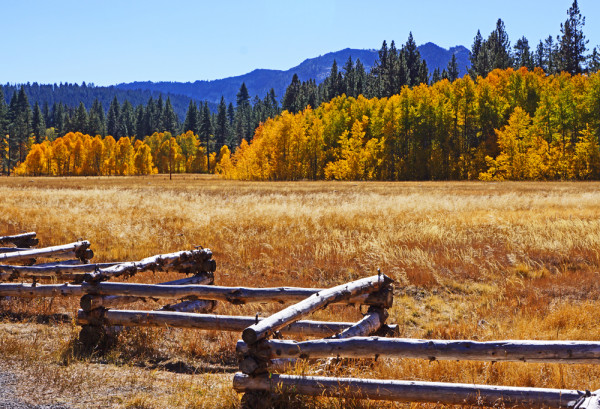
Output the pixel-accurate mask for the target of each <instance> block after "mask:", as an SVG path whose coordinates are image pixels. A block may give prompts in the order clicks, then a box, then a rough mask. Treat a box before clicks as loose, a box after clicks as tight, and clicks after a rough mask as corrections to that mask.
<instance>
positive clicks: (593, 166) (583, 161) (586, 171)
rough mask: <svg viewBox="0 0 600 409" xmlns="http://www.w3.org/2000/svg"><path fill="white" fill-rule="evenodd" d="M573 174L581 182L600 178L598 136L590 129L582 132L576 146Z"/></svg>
mask: <svg viewBox="0 0 600 409" xmlns="http://www.w3.org/2000/svg"><path fill="white" fill-rule="evenodd" d="M572 174H573V176H574V177H575V178H577V179H580V180H586V179H598V178H599V177H600V146H599V145H598V136H597V135H596V134H595V133H594V132H592V130H591V129H590V128H589V127H587V128H586V129H584V130H583V131H581V135H580V137H579V141H578V142H577V143H576V144H575V152H574V158H573V171H572Z"/></svg>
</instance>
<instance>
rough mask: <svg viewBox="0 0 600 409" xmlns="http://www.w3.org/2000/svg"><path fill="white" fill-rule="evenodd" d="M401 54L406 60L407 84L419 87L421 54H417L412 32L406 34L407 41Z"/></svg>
mask: <svg viewBox="0 0 600 409" xmlns="http://www.w3.org/2000/svg"><path fill="white" fill-rule="evenodd" d="M403 52H404V58H405V60H406V68H407V84H408V86H410V87H413V86H415V85H419V83H420V78H421V76H420V74H421V73H420V71H421V53H419V49H418V48H417V43H415V40H414V38H413V35H412V32H410V33H409V34H408V40H406V44H404V47H403Z"/></svg>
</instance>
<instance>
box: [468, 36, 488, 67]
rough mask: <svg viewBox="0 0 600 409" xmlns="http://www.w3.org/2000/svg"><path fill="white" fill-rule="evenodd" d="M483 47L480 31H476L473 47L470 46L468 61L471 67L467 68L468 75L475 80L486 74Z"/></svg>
mask: <svg viewBox="0 0 600 409" xmlns="http://www.w3.org/2000/svg"><path fill="white" fill-rule="evenodd" d="M482 47H483V37H482V36H481V31H479V30H477V35H475V38H474V39H473V45H472V46H471V55H470V57H469V59H470V60H471V67H470V68H469V75H470V76H471V78H473V79H475V78H477V77H478V76H482V77H483V76H485V75H486V74H487V73H486V72H485V66H486V65H487V64H486V63H485V59H484V55H483V54H482Z"/></svg>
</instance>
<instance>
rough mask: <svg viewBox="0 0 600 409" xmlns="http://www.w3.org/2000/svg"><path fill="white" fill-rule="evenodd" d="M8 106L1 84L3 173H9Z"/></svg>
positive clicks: (0, 128) (1, 153) (1, 154)
mask: <svg viewBox="0 0 600 409" xmlns="http://www.w3.org/2000/svg"><path fill="white" fill-rule="evenodd" d="M7 134H8V107H7V106H6V100H5V99H4V91H3V89H2V86H1V85H0V167H1V169H2V173H4V174H8V156H7V152H8V139H7V138H6V135H7Z"/></svg>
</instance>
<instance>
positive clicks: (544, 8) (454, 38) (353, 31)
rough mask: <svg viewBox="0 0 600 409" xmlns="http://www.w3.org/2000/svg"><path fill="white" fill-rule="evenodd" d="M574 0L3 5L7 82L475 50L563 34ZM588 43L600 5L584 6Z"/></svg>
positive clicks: (153, 75)
mask: <svg viewBox="0 0 600 409" xmlns="http://www.w3.org/2000/svg"><path fill="white" fill-rule="evenodd" d="M571 4H572V0H546V1H538V0H533V1H529V0H504V1H494V2H487V1H485V0H483V1H482V0H478V1H475V0H455V1H447V0H420V1H414V0H412V1H403V0H402V1H374V2H366V1H364V0H362V1H356V0H344V1H327V0H320V1H315V0H304V1H302V2H283V1H270V0H252V1H226V0H222V1H215V0H213V1H210V2H205V1H178V0H170V1H165V0H162V1H155V0H146V1H127V0H117V1H113V0H104V1H95V0H89V1H82V0H79V1H63V0H56V1H47V0H45V1H33V0H31V1H28V0H20V1H19V0H0V16H2V18H1V19H0V21H1V24H0V27H1V28H2V40H1V41H0V83H7V82H10V83H21V82H39V83H55V82H56V83H59V82H77V83H81V82H82V81H86V82H88V83H95V84H96V85H109V84H116V83H120V82H131V81H145V80H151V81H195V80H211V79H218V78H225V77H230V76H234V75H240V74H244V73H246V72H249V71H251V70H253V69H255V68H273V69H288V68H291V67H293V66H295V65H297V64H299V63H300V62H302V61H303V60H304V59H306V58H311V57H316V56H318V55H321V54H325V53H327V52H329V51H337V50H340V49H343V48H346V47H350V48H375V49H378V48H380V46H381V42H382V41H383V40H384V39H387V40H388V42H389V41H390V40H395V41H396V43H397V44H401V43H404V42H405V41H406V38H407V37H408V33H409V32H410V31H412V33H413V36H414V38H415V41H416V42H417V44H423V43H426V42H430V41H431V42H434V43H436V44H438V45H440V46H442V47H445V48H448V47H451V46H454V45H458V44H460V45H464V46H466V47H467V48H470V47H471V44H472V42H473V37H474V36H475V34H476V33H477V30H478V29H480V30H481V33H482V35H483V36H484V37H487V35H488V34H489V33H490V31H492V30H493V28H494V26H495V23H496V20H497V19H498V18H502V19H503V20H504V22H505V25H506V28H507V31H508V33H509V36H510V39H511V43H512V44H514V43H515V42H516V40H517V39H518V38H519V37H521V36H522V35H525V36H526V37H527V38H528V39H529V42H530V45H531V46H532V48H535V46H536V45H537V43H538V41H539V40H540V39H542V38H546V37H547V36H548V35H550V34H552V35H553V36H556V35H557V34H558V33H559V29H560V23H561V22H563V21H564V20H565V19H566V11H567V9H568V8H569V7H570V6H571ZM579 7H580V9H581V11H582V13H583V15H584V16H586V25H585V28H584V33H585V35H586V37H587V38H588V39H589V40H590V42H589V44H588V47H589V48H592V47H593V46H595V45H599V44H600V2H599V1H598V0H579Z"/></svg>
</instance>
